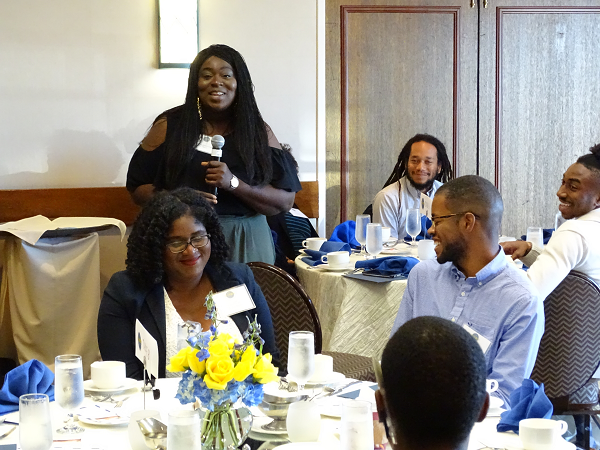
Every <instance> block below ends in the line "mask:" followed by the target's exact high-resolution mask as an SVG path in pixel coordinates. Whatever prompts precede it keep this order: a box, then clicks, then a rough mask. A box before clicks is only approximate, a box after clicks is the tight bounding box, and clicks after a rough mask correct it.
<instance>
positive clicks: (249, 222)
mask: <svg viewBox="0 0 600 450" xmlns="http://www.w3.org/2000/svg"><path fill="white" fill-rule="evenodd" d="M219 221H220V222H221V226H222V227H223V234H224V235H225V242H227V244H228V245H229V261H232V262H240V263H248V262H252V261H262V262H266V263H268V264H274V263H275V245H274V244H273V237H272V236H271V229H270V228H269V225H268V224H267V218H266V217H265V216H263V215H262V214H255V215H253V216H219Z"/></svg>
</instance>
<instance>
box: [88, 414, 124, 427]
mask: <svg viewBox="0 0 600 450" xmlns="http://www.w3.org/2000/svg"><path fill="white" fill-rule="evenodd" d="M115 416H116V415H115ZM79 421H80V422H81V423H84V424H86V425H96V426H100V427H118V426H121V425H128V424H129V417H122V416H117V417H108V418H106V419H102V418H100V419H94V418H93V417H82V416H79Z"/></svg>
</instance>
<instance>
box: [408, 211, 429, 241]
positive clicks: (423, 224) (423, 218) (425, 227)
mask: <svg viewBox="0 0 600 450" xmlns="http://www.w3.org/2000/svg"><path fill="white" fill-rule="evenodd" d="M429 228H431V219H430V218H429V217H427V216H421V233H419V235H418V236H417V237H416V238H415V240H416V241H420V240H422V239H431V235H430V234H429V233H428V232H427V230H429ZM404 240H405V241H410V242H412V237H411V235H410V234H407V235H406V236H404Z"/></svg>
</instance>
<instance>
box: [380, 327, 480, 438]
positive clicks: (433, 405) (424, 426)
mask: <svg viewBox="0 0 600 450" xmlns="http://www.w3.org/2000/svg"><path fill="white" fill-rule="evenodd" d="M381 369H382V375H383V380H382V381H383V386H380V387H381V388H382V389H383V392H384V394H383V395H384V398H385V404H386V408H387V413H388V415H389V417H390V419H391V426H392V428H393V434H394V436H395V437H396V442H397V443H403V444H404V446H405V447H406V448H419V449H426V448H427V447H434V446H440V445H442V446H451V447H457V446H459V445H460V444H461V443H463V442H464V441H465V439H467V438H468V436H469V433H470V431H471V428H472V427H473V424H474V423H475V421H477V420H481V418H482V414H483V415H485V413H486V411H485V410H484V403H486V398H487V393H486V367H485V358H484V356H483V352H482V351H481V349H480V348H479V345H478V344H477V342H476V341H475V339H473V337H472V336H471V335H470V334H469V333H467V331H465V330H464V329H462V328H461V327H460V326H458V325H456V324H454V323H452V322H451V321H449V320H446V319H442V318H439V317H426V316H424V317H417V318H415V319H412V320H410V321H408V322H406V323H405V324H404V325H402V326H401V327H400V328H399V329H398V331H397V332H396V333H395V334H394V335H393V336H392V338H391V339H390V340H389V342H388V343H387V345H386V347H385V350H384V351H383V356H382V360H381ZM482 411H483V412H482Z"/></svg>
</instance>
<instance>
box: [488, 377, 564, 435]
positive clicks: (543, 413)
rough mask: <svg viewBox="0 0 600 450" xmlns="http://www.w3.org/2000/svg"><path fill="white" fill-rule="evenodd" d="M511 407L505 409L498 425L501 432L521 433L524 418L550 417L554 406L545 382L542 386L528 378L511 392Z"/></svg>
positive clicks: (497, 427)
mask: <svg viewBox="0 0 600 450" xmlns="http://www.w3.org/2000/svg"><path fill="white" fill-rule="evenodd" d="M510 406H511V409H510V410H508V411H504V412H503V413H502V415H501V416H500V422H498V425H497V426H496V429H497V430H498V431H499V432H503V431H514V432H515V433H517V434H519V422H520V421H521V420H523V419H532V418H535V419H549V418H550V417H552V412H553V411H554V408H553V407H552V403H551V402H550V400H549V399H548V397H547V396H546V393H545V392H544V383H542V384H541V385H540V386H538V385H537V383H536V382H535V381H533V380H530V379H529V378H526V379H524V380H523V384H521V387H518V388H517V389H515V390H514V391H513V392H512V394H510Z"/></svg>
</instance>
